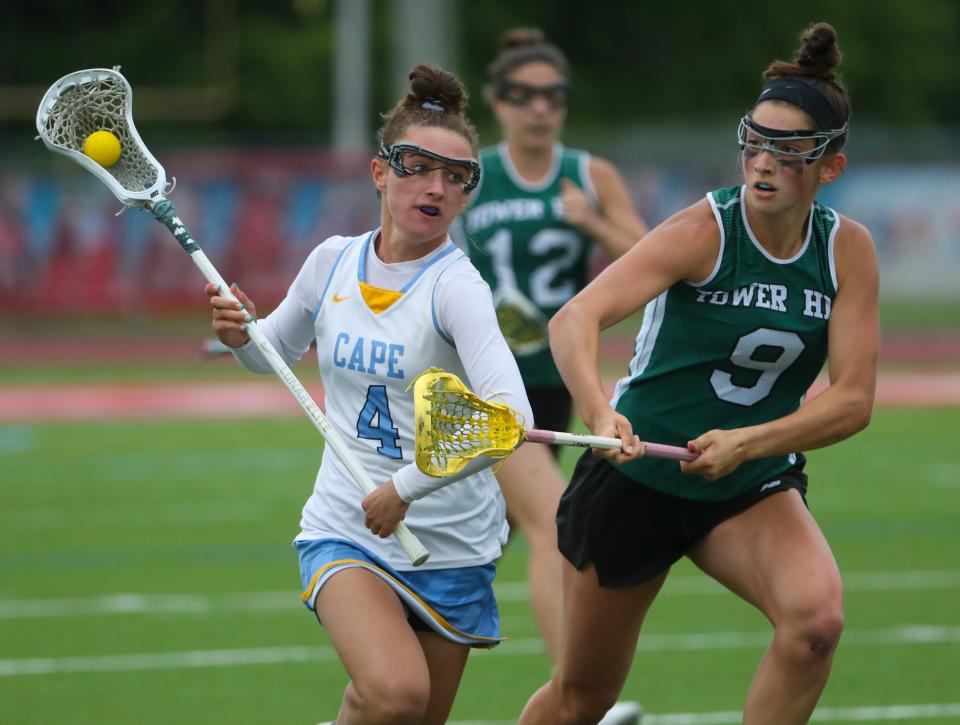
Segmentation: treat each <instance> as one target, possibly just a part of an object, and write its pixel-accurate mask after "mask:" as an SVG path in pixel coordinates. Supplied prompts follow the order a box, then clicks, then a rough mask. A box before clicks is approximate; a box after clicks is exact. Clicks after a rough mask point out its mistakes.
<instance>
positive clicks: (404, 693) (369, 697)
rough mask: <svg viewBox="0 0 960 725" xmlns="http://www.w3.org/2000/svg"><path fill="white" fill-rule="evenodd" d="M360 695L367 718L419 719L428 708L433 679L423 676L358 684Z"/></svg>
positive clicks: (386, 722) (381, 720)
mask: <svg viewBox="0 0 960 725" xmlns="http://www.w3.org/2000/svg"><path fill="white" fill-rule="evenodd" d="M357 696H358V699H359V700H360V702H358V703H357V704H358V705H359V709H360V710H361V711H362V712H363V713H364V714H365V718H364V719H365V721H366V722H371V723H383V724H384V725H392V724H393V723H398V724H400V723H419V722H420V721H421V720H423V717H424V715H425V714H426V712H427V705H428V704H429V701H430V683H429V682H428V681H420V679H419V678H395V679H390V680H383V681H380V682H375V683H367V686H366V687H364V688H363V689H362V690H361V689H360V688H358V689H357Z"/></svg>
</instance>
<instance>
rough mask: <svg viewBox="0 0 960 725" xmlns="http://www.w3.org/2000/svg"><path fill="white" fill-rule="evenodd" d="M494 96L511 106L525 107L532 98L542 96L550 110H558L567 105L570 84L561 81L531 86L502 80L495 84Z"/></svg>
mask: <svg viewBox="0 0 960 725" xmlns="http://www.w3.org/2000/svg"><path fill="white" fill-rule="evenodd" d="M496 96H497V98H498V99H500V100H501V101H504V102H506V103H509V104H510V105H511V106H526V105H527V104H528V103H530V101H532V100H533V99H534V97H536V96H542V97H543V100H545V101H546V102H547V105H548V106H550V108H553V109H558V108H563V107H565V106H566V105H567V99H568V98H569V97H570V84H569V83H567V82H566V81H563V82H562V83H554V84H553V85H552V86H531V85H527V84H526V83H517V82H515V81H510V80H507V79H506V78H504V79H503V80H501V81H499V82H498V83H497V88H496Z"/></svg>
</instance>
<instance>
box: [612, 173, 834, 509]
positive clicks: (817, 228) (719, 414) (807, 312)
mask: <svg viewBox="0 0 960 725" xmlns="http://www.w3.org/2000/svg"><path fill="white" fill-rule="evenodd" d="M742 194H743V188H742V187H732V188H727V189H718V190H716V191H713V192H710V193H709V194H707V199H708V200H709V202H710V206H711V207H712V209H713V213H714V216H715V217H716V220H717V224H718V225H719V227H720V254H719V258H718V260H717V264H716V266H715V267H714V270H713V273H712V274H711V275H710V277H708V278H707V279H706V280H704V281H703V282H701V283H698V284H695V285H694V284H688V283H686V282H678V283H677V284H674V285H673V286H672V287H670V288H669V289H668V290H666V291H665V292H663V293H662V294H661V295H660V296H659V297H657V298H656V299H654V300H652V301H651V302H650V303H649V304H648V305H647V307H646V308H645V310H644V314H643V323H642V326H641V329H640V333H639V335H638V336H637V340H636V344H635V347H634V351H635V354H634V357H633V359H632V360H631V361H630V367H629V373H628V374H627V375H626V376H625V377H623V378H622V379H621V380H620V381H619V382H618V383H617V387H616V392H615V393H614V397H613V401H612V404H613V406H614V407H615V408H616V409H617V411H619V412H620V413H623V414H624V415H625V416H626V417H627V418H628V419H629V420H630V421H631V423H632V424H633V429H634V432H635V433H637V435H639V436H640V439H641V440H648V441H656V442H658V443H670V444H673V445H679V446H684V447H685V446H686V444H687V441H688V440H692V439H693V438H696V437H697V436H699V435H701V434H702V433H705V432H706V431H708V430H711V429H713V428H720V429H730V428H740V427H744V426H750V425H756V424H758V423H763V422H766V421H769V420H773V419H774V418H780V417H782V416H785V415H788V414H790V413H792V412H793V411H795V410H796V409H797V408H798V407H799V406H800V404H801V402H803V397H804V395H805V393H806V392H807V390H808V388H809V387H810V385H811V383H813V381H814V379H815V378H816V376H817V375H818V373H819V372H820V370H821V369H822V368H823V364H824V362H825V361H826V357H827V323H828V321H829V318H830V306H831V303H832V300H833V298H834V296H835V295H836V286H837V283H836V270H835V267H834V262H833V240H834V238H835V237H836V234H837V229H838V228H839V225H840V218H839V216H838V215H837V213H836V212H834V211H833V210H832V209H829V208H827V207H824V206H821V205H819V204H817V203H814V205H813V207H812V209H811V213H810V216H809V217H808V227H807V235H806V240H805V241H804V243H803V246H802V248H801V249H800V251H799V252H797V253H796V254H795V255H794V256H793V257H792V258H790V259H777V258H775V257H772V256H771V255H770V254H769V253H767V252H766V250H764V249H763V248H762V247H761V246H760V243H759V242H758V241H757V239H756V237H755V236H754V234H753V232H752V231H751V230H750V225H749V223H748V222H747V217H746V211H745V209H744V204H743V202H742ZM794 461H795V455H794V454H790V455H783V456H772V457H768V458H762V459H757V460H753V461H747V462H746V463H744V464H743V465H741V466H740V467H739V468H738V469H737V470H735V471H734V472H733V473H731V474H730V475H728V476H724V477H723V478H721V479H718V480H716V481H707V480H706V479H704V478H701V477H700V476H690V475H684V474H682V473H681V472H680V468H679V466H678V465H677V463H676V462H673V461H665V460H658V459H654V458H641V459H639V460H636V461H632V462H630V463H628V464H625V465H622V466H618V467H619V468H620V470H621V471H623V473H625V474H626V475H628V476H630V477H632V478H634V479H636V480H638V481H641V482H642V483H643V484H645V485H647V486H650V487H651V488H655V489H658V490H660V491H665V492H667V493H670V494H672V495H674V496H681V497H683V498H691V499H702V500H711V501H718V500H724V499H728V498H733V497H734V496H737V495H739V494H740V493H743V492H744V491H746V490H747V489H749V488H751V487H752V486H754V485H756V484H757V483H759V482H760V481H763V480H766V479H770V478H774V477H776V476H777V475H779V474H780V473H783V472H784V471H785V470H786V469H787V468H789V467H790V466H791V465H792V463H793V462H794Z"/></svg>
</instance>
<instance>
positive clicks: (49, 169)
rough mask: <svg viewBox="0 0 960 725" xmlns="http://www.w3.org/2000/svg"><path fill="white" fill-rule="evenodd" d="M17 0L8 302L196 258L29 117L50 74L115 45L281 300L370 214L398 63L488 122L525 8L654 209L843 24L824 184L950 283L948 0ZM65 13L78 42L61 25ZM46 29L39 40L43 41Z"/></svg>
mask: <svg viewBox="0 0 960 725" xmlns="http://www.w3.org/2000/svg"><path fill="white" fill-rule="evenodd" d="M100 6H102V7H101V11H100V12H98V13H77V12H76V11H75V5H74V3H72V2H68V1H67V0H31V1H30V2H27V0H15V1H14V2H11V3H8V4H6V5H5V17H4V24H3V26H2V30H0V40H2V42H0V129H2V130H3V131H4V133H3V134H0V303H2V304H3V305H4V306H5V308H6V309H8V310H9V309H10V308H11V307H12V308H13V309H14V310H16V311H17V312H19V313H43V314H46V313H57V314H63V313H65V312H68V311H69V312H81V313H85V312H97V313H107V312H111V313H112V312H119V313H122V314H127V313H130V314H134V313H139V312H142V311H144V310H147V311H159V310H163V309H167V308H171V307H173V308H179V307H183V306H185V305H189V306H193V307H197V306H198V304H199V295H200V289H201V288H202V282H201V279H200V277H199V275H198V274H197V273H196V271H195V270H194V269H193V267H192V265H191V263H190V261H189V260H188V259H187V258H186V256H185V255H183V253H182V251H181V250H180V249H179V248H178V247H177V245H176V244H175V243H174V242H173V240H172V239H170V238H169V236H168V234H167V232H166V230H165V229H164V228H163V227H161V226H160V225H159V224H156V223H155V222H154V221H153V220H152V219H151V218H150V217H149V216H148V215H146V214H143V213H140V212H138V211H135V210H128V211H127V212H125V213H124V214H122V215H120V216H119V217H116V216H115V213H116V212H117V211H118V210H119V205H118V203H117V202H116V201H115V200H114V199H113V197H111V196H110V195H109V193H108V192H107V191H106V189H105V187H103V186H102V184H100V182H98V181H97V180H96V179H94V178H93V177H91V176H90V175H89V174H87V173H86V172H84V171H82V170H81V169H80V168H79V167H77V166H76V165H74V164H71V163H70V162H69V161H67V160H65V159H63V158H61V157H54V156H53V155H52V154H50V153H49V152H48V151H46V150H45V149H44V148H43V147H42V146H41V144H40V143H39V142H33V141H32V139H33V136H34V135H35V130H34V128H33V117H34V114H35V113H36V107H37V104H38V103H39V101H40V98H41V96H42V94H43V92H44V91H45V90H46V88H47V87H48V86H49V85H50V84H51V83H53V82H54V81H55V80H56V79H57V78H59V77H60V76H62V75H64V74H65V73H67V72H70V71H74V70H79V69H81V68H88V67H97V66H105V65H108V64H114V63H119V64H122V66H123V71H124V73H125V74H126V75H127V77H128V79H129V80H130V81H131V84H132V86H133V89H134V100H135V112H134V118H135V120H136V123H137V127H138V130H139V131H140V133H141V135H142V136H143V138H144V139H145V141H146V142H147V144H148V146H149V147H150V149H151V151H152V152H153V153H154V155H155V156H156V157H157V158H158V159H159V160H160V161H161V163H162V164H163V165H164V167H165V169H166V171H167V177H168V179H169V178H170V177H177V179H178V181H179V185H178V186H177V188H176V190H175V191H174V192H173V194H172V197H171V198H172V199H173V200H174V202H175V203H176V205H177V208H178V210H179V211H180V215H181V217H182V218H183V220H184V222H185V223H186V224H187V225H188V226H189V227H190V228H191V230H192V231H193V233H194V235H195V236H196V237H197V239H198V240H199V241H200V243H201V244H202V245H203V246H204V248H205V250H206V251H207V254H208V255H209V256H210V257H211V259H212V260H213V262H214V263H215V264H216V265H217V267H218V268H219V269H220V270H221V271H222V272H223V274H224V275H225V276H226V277H227V278H228V279H230V280H236V281H237V282H239V283H240V284H241V285H242V286H243V287H244V288H245V289H246V290H247V291H248V292H250V293H251V294H253V295H255V297H256V298H257V299H258V300H263V302H265V303H266V304H267V307H268V308H269V306H270V305H271V304H272V303H274V302H275V301H277V300H279V299H280V297H281V296H282V295H283V293H284V291H285V289H286V285H287V284H288V283H289V281H290V280H291V279H292V278H293V276H294V273H295V272H296V270H297V269H298V268H299V266H300V264H301V263H302V261H303V259H304V258H305V257H306V255H307V254H308V252H309V250H310V249H311V248H312V247H313V246H314V245H316V244H318V243H319V242H321V241H322V240H323V239H325V238H326V237H328V236H329V235H331V234H334V233H338V234H357V233H360V232H362V231H364V230H367V229H370V228H373V227H374V226H376V225H377V223H378V204H377V199H376V196H375V194H374V192H373V189H372V185H371V183H370V180H369V170H368V169H369V161H370V158H371V152H372V151H373V148H374V135H375V130H376V128H377V127H378V125H379V123H380V118H379V115H378V113H379V112H380V111H383V110H385V109H387V108H389V107H390V106H392V105H393V103H394V102H395V101H396V99H397V97H398V95H399V93H400V92H401V89H402V88H403V87H404V84H405V82H406V73H407V72H408V70H409V68H410V67H411V66H412V65H413V64H415V63H417V62H421V61H430V62H433V63H437V64H439V65H442V66H445V67H447V68H449V69H451V70H454V71H455V72H457V73H458V74H459V75H460V77H461V78H462V79H463V80H464V82H465V84H466V86H467V88H468V89H469V91H470V93H471V97H472V102H471V105H470V109H469V111H470V115H471V117H472V118H473V120H474V121H475V122H476V123H477V125H478V127H479V129H480V132H481V140H482V142H483V143H484V144H491V143H495V142H497V141H498V140H499V131H498V129H497V128H496V124H495V122H494V120H493V118H492V115H491V113H490V111H489V108H488V106H487V104H486V102H485V100H484V85H485V83H486V72H485V69H486V66H487V64H488V63H489V62H490V60H491V59H492V58H493V57H494V55H495V54H496V52H497V49H498V45H499V39H500V36H501V34H502V33H503V32H504V31H505V30H507V29H509V28H512V27H516V26H524V25H526V26H538V27H541V28H542V29H543V30H544V31H545V33H546V36H547V38H548V39H549V40H551V41H553V42H555V43H556V44H557V45H558V46H559V47H560V48H562V49H563V50H564V51H565V52H566V54H567V55H568V57H569V60H570V63H571V80H572V88H573V91H572V96H571V103H570V108H569V113H568V117H567V124H566V129H565V134H564V142H565V143H567V144H568V145H570V146H576V147H582V148H586V149H588V150H590V151H592V152H594V153H597V154H599V155H601V156H604V157H606V158H608V159H610V160H612V161H613V162H614V163H615V164H616V165H617V166H618V168H620V170H621V171H622V173H623V175H624V177H625V178H626V180H627V183H628V186H629V188H630V190H631V193H632V195H633V198H634V201H635V202H636V204H637V206H638V208H639V210H640V211H641V212H642V213H643V215H644V216H645V217H646V218H647V219H648V220H649V221H651V222H654V223H656V222H660V221H662V220H663V219H665V218H666V217H667V216H669V215H670V214H672V213H673V212H675V211H677V210H679V209H680V208H682V207H683V206H685V205H687V204H689V203H691V202H693V201H694V200H696V199H698V198H700V197H701V196H702V195H703V194H704V193H705V192H706V191H707V190H709V189H711V188H715V187H717V186H720V185H729V184H736V183H738V172H737V148H736V143H735V136H734V132H735V128H736V123H737V120H738V119H739V117H740V116H741V115H742V114H743V112H744V110H746V109H747V108H749V107H750V104H751V103H752V101H753V99H755V98H756V95H757V93H758V91H759V88H760V84H761V79H760V74H761V72H762V70H763V68H764V67H766V65H767V64H768V63H769V62H770V61H772V60H773V59H775V58H789V57H790V56H791V55H792V53H793V51H794V49H795V48H796V47H797V44H798V37H799V34H800V32H801V30H802V29H803V28H804V27H805V26H806V25H808V24H809V23H811V22H813V21H819V20H826V21H829V22H831V23H833V24H834V25H835V27H836V28H837V31H838V34H839V38H840V44H841V48H842V49H843V51H844V61H843V64H842V66H841V70H842V73H843V77H844V79H845V81H846V82H847V84H848V86H849V87H850V89H851V94H852V99H853V119H852V133H851V138H850V143H849V144H848V149H847V151H848V157H849V164H848V167H847V170H846V172H845V173H844V175H843V176H842V178H841V179H840V181H839V182H838V183H837V184H835V185H833V186H831V187H827V188H825V189H824V190H823V192H822V194H821V201H823V202H824V203H826V204H828V205H830V206H835V207H836V208H837V209H838V210H840V211H841V212H842V213H843V214H845V215H848V216H850V217H852V218H854V219H856V220H858V221H860V222H862V223H863V224H865V225H866V226H867V227H868V228H869V229H870V230H871V232H872V233H873V235H874V237H875V239H876V242H877V246H878V250H879V254H880V263H881V272H882V275H883V280H882V283H883V290H882V293H883V295H884V297H885V298H886V299H891V298H903V299H908V300H909V299H923V298H938V299H940V300H943V299H948V300H954V301H956V302H958V303H960V283H958V280H960V96H958V94H957V88H960V3H957V2H954V1H952V0H923V2H916V1H915V0H889V1H888V2H883V3H876V2H873V1H872V0H849V1H848V2H843V3H837V2H835V1H833V0H809V1H808V2H806V3H803V4H793V5H790V4H787V5H783V4H779V5H763V4H760V5H754V6H750V7H749V9H747V8H740V12H730V6H728V5H725V4H722V3H716V2H708V1H707V0H690V2H685V3H682V4H665V3H653V2H638V3H622V2H602V1H601V2H598V1H596V0H594V1H590V2H587V1H585V0H526V1H525V2H524V3H516V2H512V1H511V0H485V1H484V2H482V3H476V2H466V1H465V0H284V1H278V2H274V3H258V2H253V1H252V0H249V1H248V0H199V1H197V2H187V0H171V2H167V3H157V4H152V5H146V6H144V5H137V6H133V5H130V4H129V3H121V2H119V1H118V0H105V1H104V2H103V3H101V4H100ZM78 38H82V42H78V41H77V39H78ZM51 48H56V49H57V52H55V53H54V52H51V50H50V49H51Z"/></svg>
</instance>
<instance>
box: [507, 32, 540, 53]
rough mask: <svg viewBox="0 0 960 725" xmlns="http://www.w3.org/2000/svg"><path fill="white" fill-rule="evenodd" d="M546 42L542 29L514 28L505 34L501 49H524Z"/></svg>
mask: <svg viewBox="0 0 960 725" xmlns="http://www.w3.org/2000/svg"><path fill="white" fill-rule="evenodd" d="M546 40H547V39H546V36H544V34H543V31H542V30H540V28H514V29H513V30H508V31H507V32H505V33H504V34H503V36H502V37H501V38H500V47H501V48H502V49H503V50H508V49H510V48H522V47H523V46H525V45H538V44H540V43H545V42H546Z"/></svg>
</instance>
